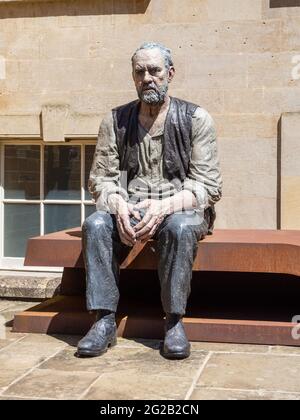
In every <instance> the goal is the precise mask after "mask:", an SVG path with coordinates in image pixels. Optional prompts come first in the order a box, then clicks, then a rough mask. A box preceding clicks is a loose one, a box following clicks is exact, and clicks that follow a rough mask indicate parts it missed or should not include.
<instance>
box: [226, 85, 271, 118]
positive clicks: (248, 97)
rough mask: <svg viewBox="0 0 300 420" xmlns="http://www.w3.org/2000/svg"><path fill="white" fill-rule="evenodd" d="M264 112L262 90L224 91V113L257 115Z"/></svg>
mask: <svg viewBox="0 0 300 420" xmlns="http://www.w3.org/2000/svg"><path fill="white" fill-rule="evenodd" d="M264 112H266V108H264V90H263V89H262V88H259V89H224V113H226V114H227V113H228V114H231V113H232V114H248V113H249V114H258V113H264Z"/></svg>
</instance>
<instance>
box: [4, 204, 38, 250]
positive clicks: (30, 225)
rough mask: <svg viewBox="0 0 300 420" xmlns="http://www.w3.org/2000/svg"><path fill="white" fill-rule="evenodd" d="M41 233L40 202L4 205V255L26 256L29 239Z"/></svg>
mask: <svg viewBox="0 0 300 420" xmlns="http://www.w3.org/2000/svg"><path fill="white" fill-rule="evenodd" d="M39 235H40V205H39V204H37V205H36V204H5V205H4V257H14V258H23V257H25V251H26V244H27V240H28V239H29V238H32V237H34V236H39Z"/></svg>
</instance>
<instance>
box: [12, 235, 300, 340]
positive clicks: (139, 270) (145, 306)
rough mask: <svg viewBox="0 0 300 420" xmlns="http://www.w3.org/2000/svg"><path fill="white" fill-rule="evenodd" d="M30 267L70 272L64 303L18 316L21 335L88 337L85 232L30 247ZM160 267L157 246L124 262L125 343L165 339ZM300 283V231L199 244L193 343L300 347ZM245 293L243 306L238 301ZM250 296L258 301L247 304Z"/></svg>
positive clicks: (121, 314)
mask: <svg viewBox="0 0 300 420" xmlns="http://www.w3.org/2000/svg"><path fill="white" fill-rule="evenodd" d="M25 265H27V266H46V267H52V266H53V267H64V273H63V280H62V285H61V291H60V295H59V296H57V297H55V298H53V299H51V300H48V301H46V302H44V303H42V304H40V305H38V306H36V307H34V308H32V309H30V310H28V311H25V312H23V313H21V314H18V315H16V317H15V320H14V327H13V329H14V331H16V332H35V333H75V334H76V333H77V334H83V333H85V331H86V330H87V329H88V328H89V326H90V325H91V323H92V317H91V315H90V314H88V312H87V311H86V309H85V300H84V291H85V270H84V263H83V258H82V246H81V229H80V228H77V229H69V230H66V231H63V232H57V233H53V234H50V235H45V236H42V237H36V238H32V239H30V240H29V242H28V246H27V255H26V259H25ZM156 267H157V250H156V242H155V241H149V242H148V243H147V244H146V246H145V247H140V246H137V247H135V248H134V249H133V250H132V252H131V253H130V255H129V256H128V257H127V258H126V259H125V260H124V262H123V264H122V266H121V268H122V271H121V301H120V305H119V311H118V324H119V335H121V336H124V337H137V338H138V337H141V338H161V337H162V336H163V313H162V309H161V305H160V301H159V282H158V277H157V272H156ZM200 272H201V273H200ZM250 273H251V275H250ZM249 276H250V277H249ZM299 276H300V231H272V230H216V231H215V232H214V234H213V235H212V236H208V237H207V238H205V239H204V240H203V241H201V242H199V249H198V254H197V257H196V260H195V264H194V267H193V286H192V295H191V299H190V301H191V303H189V306H188V310H187V315H186V317H185V319H184V323H185V326H186V330H187V334H188V336H189V339H190V340H194V341H214V342H235V343H253V344H255V343H257V344H271V345H272V344H273V345H280V344H281V345H299V346H300V342H299V341H295V340H294V339H293V338H292V334H291V331H292V328H293V327H294V326H295V324H293V323H292V318H293V316H295V315H297V314H298V313H299V314H300V304H299V305H298V303H297V301H294V300H295V297H296V296H297V295H298V293H300V283H299V282H297V281H295V279H296V280H297V277H299ZM298 283H299V286H298ZM279 284H280V285H281V286H282V288H283V289H282V290H283V294H284V296H285V299H284V302H282V300H283V299H282V296H283V294H282V292H281V291H280V290H279V289H278V285H279ZM238 288H240V289H241V290H240V291H241V294H242V295H243V297H242V299H241V296H238V295H235V294H236V293H237V289H238ZM275 289H276V290H277V295H276V296H273V294H272V293H273V291H274V290H275ZM288 289H289V290H288ZM245 290H247V291H249V296H250V295H251V296H252V298H251V299H250V298H249V299H248V300H247V299H246V300H245ZM139 293H140V294H139ZM247 293H248V292H247ZM289 293H290V294H289ZM207 296H208V297H209V298H207V299H206V297H207ZM299 296H300V295H299ZM223 297H224V299H223ZM258 300H260V304H259V305H258V307H257V308H256V304H257V301H258ZM287 300H289V301H287ZM270 303H274V304H273V305H270Z"/></svg>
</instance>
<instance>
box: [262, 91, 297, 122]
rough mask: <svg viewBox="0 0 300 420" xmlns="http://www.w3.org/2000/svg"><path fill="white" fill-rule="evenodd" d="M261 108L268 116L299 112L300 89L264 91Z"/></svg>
mask: <svg viewBox="0 0 300 420" xmlns="http://www.w3.org/2000/svg"><path fill="white" fill-rule="evenodd" d="M263 108H264V110H265V112H268V113H270V114H277V115H281V114H283V113H286V112H300V88H296V87H287V88H267V89H264V98H263Z"/></svg>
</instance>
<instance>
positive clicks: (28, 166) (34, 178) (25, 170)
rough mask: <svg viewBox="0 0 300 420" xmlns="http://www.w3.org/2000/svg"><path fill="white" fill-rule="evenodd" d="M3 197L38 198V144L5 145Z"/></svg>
mask: <svg viewBox="0 0 300 420" xmlns="http://www.w3.org/2000/svg"><path fill="white" fill-rule="evenodd" d="M4 155H5V157H4V162H5V163H4V189H5V198H11V199H26V200H39V199H40V146H5V152H4Z"/></svg>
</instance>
